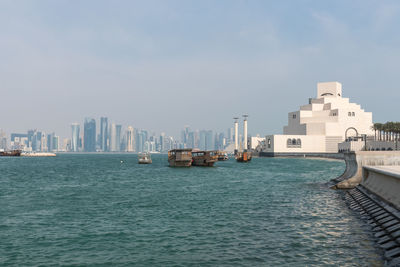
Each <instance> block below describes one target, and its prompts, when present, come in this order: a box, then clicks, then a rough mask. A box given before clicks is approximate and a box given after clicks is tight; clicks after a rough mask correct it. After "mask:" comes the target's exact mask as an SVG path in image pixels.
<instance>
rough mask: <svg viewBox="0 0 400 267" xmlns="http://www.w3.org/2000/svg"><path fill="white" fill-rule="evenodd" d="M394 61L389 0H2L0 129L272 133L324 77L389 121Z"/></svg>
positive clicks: (399, 25) (395, 106)
mask: <svg viewBox="0 0 400 267" xmlns="http://www.w3.org/2000/svg"><path fill="white" fill-rule="evenodd" d="M399 62H400V2H399V1H370V0H362V1H357V0H354V1H348V0H345V1H341V0H335V1H330V0H327V1H320V0H315V1H308V0H304V1H289V0H282V1H266V0H260V1H257V0H212V1H208V0H202V1H194V0H193V1H191V0H180V1H175V0H159V1H155V0H146V1H134V0H127V1H121V0H115V1H102V0H86V1H70V0H68V1H63V0H58V1H53V0H48V1H47V0H36V1H31V0H19V1H15V0H10V1H3V0H0V128H1V129H4V130H5V131H6V132H8V133H11V132H26V130H28V129H35V128H36V129H40V130H44V131H46V132H56V134H59V135H60V136H63V137H68V136H70V131H71V130H70V124H71V123H73V122H79V123H81V124H83V121H84V118H85V117H93V118H95V119H96V120H97V123H99V121H98V120H99V118H100V117H101V116H106V117H108V118H109V121H113V122H115V123H119V124H123V125H124V126H127V125H132V126H133V127H135V128H144V129H149V130H152V131H155V132H161V131H163V132H166V133H167V134H170V135H176V136H178V135H179V132H180V130H181V129H182V128H183V127H184V126H185V125H190V127H191V128H192V129H212V130H215V131H225V130H226V129H227V128H229V127H232V126H233V119H232V118H233V117H235V116H241V115H242V114H249V133H250V134H252V135H255V134H260V135H266V134H272V133H282V128H283V126H284V125H286V123H287V114H288V112H291V111H295V110H298V109H299V106H300V105H303V104H307V102H308V98H310V97H315V96H316V86H317V82H325V81H339V82H341V83H342V84H343V95H344V97H349V98H350V100H351V101H352V102H356V103H358V104H361V106H362V108H364V109H365V110H366V111H370V112H373V120H374V122H386V121H399V115H398V114H399V110H400V107H399V103H400V87H399V79H400V75H399V74H400V72H399Z"/></svg>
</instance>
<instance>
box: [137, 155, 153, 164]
mask: <svg viewBox="0 0 400 267" xmlns="http://www.w3.org/2000/svg"><path fill="white" fill-rule="evenodd" d="M138 163H139V164H151V163H153V161H152V160H151V156H150V153H139V154H138Z"/></svg>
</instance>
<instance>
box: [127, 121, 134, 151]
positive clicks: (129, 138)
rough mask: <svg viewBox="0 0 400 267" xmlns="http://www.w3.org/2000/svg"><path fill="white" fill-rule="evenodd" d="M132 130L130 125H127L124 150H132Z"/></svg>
mask: <svg viewBox="0 0 400 267" xmlns="http://www.w3.org/2000/svg"><path fill="white" fill-rule="evenodd" d="M134 134H135V133H134V130H133V127H132V126H128V129H127V130H126V151H127V152H134V151H135V147H134V141H133V140H134Z"/></svg>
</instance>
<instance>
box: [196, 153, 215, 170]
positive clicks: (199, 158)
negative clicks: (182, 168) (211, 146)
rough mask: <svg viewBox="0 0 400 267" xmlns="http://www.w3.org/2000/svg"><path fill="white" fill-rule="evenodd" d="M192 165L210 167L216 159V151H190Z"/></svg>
mask: <svg viewBox="0 0 400 267" xmlns="http://www.w3.org/2000/svg"><path fill="white" fill-rule="evenodd" d="M192 158H193V161H192V165H193V166H205V167H212V166H214V163H215V162H217V161H218V155H217V152H216V151H192Z"/></svg>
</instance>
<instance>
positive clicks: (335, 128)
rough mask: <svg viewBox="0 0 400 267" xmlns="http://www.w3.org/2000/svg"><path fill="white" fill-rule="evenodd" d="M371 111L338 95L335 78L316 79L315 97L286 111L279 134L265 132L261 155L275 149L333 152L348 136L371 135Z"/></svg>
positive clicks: (340, 92)
mask: <svg viewBox="0 0 400 267" xmlns="http://www.w3.org/2000/svg"><path fill="white" fill-rule="evenodd" d="M372 125H373V124H372V113H371V112H365V111H364V110H363V109H362V108H361V107H360V105H358V104H355V103H350V102H349V99H348V98H343V96H342V85H341V84H340V83H338V82H325V83H318V85H317V97H316V98H313V99H309V103H308V104H307V105H304V106H301V107H300V110H298V111H294V112H290V113H289V115H288V125H287V126H285V127H284V129H283V134H281V135H280V134H278V135H267V136H266V139H265V142H264V144H263V147H262V152H263V153H265V155H274V154H275V153H283V154H285V153H291V154H293V153H337V152H338V144H339V143H340V142H342V141H343V140H345V139H346V137H348V136H354V135H361V134H366V135H372V134H373V131H372V129H371V126H372Z"/></svg>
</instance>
